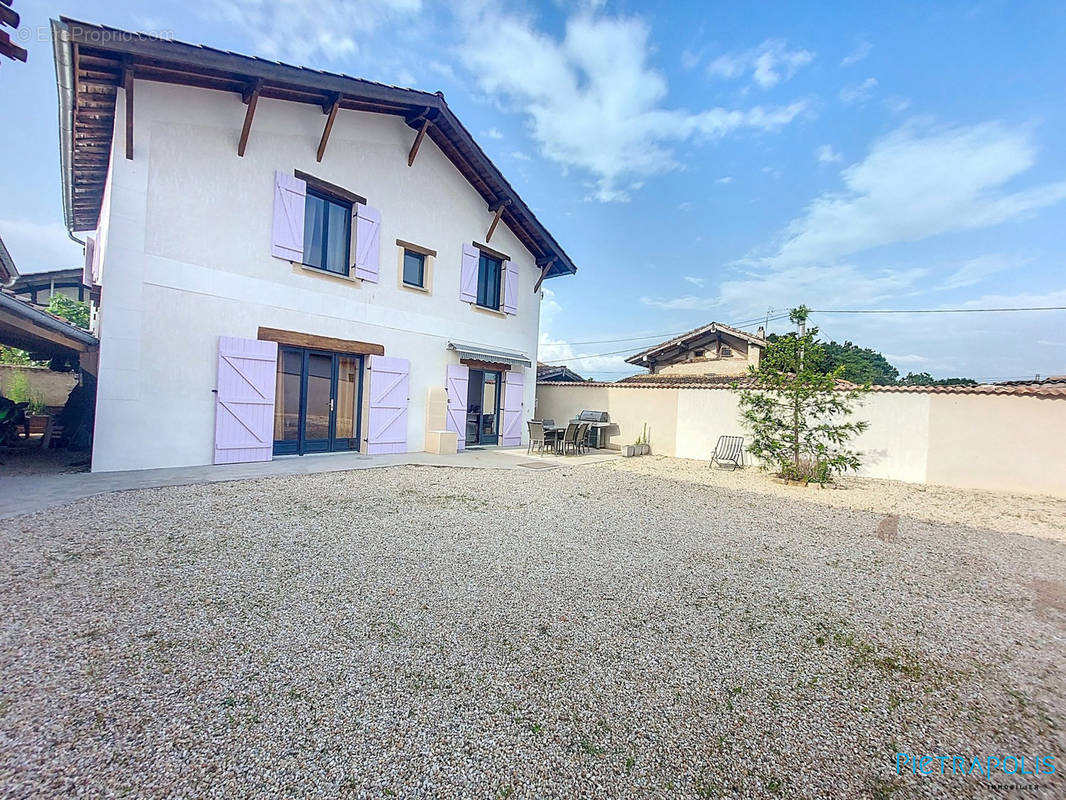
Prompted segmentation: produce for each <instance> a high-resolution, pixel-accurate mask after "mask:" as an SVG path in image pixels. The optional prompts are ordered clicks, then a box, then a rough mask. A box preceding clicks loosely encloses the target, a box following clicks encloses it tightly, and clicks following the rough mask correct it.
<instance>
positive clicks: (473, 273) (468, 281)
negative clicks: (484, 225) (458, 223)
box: [459, 244, 481, 403]
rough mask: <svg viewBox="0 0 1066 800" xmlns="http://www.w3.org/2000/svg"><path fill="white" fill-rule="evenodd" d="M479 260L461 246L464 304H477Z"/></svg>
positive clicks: (476, 253)
mask: <svg viewBox="0 0 1066 800" xmlns="http://www.w3.org/2000/svg"><path fill="white" fill-rule="evenodd" d="M480 259H481V251H480V250H478V249H477V248H476V247H474V246H473V245H472V244H464V245H463V263H462V267H461V268H460V270H459V299H460V300H462V301H463V302H464V303H476V302H477V270H478V262H479V261H480ZM463 402H464V403H465V402H466V401H465V400H464V401H463Z"/></svg>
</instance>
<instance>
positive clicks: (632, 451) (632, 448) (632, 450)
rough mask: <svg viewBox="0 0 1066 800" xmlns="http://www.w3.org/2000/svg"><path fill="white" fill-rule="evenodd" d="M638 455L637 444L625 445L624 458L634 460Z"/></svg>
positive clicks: (623, 446)
mask: <svg viewBox="0 0 1066 800" xmlns="http://www.w3.org/2000/svg"><path fill="white" fill-rule="evenodd" d="M636 454H637V446H636V445H635V444H624V445H622V457H623V458H632V457H633V456H635V455H636Z"/></svg>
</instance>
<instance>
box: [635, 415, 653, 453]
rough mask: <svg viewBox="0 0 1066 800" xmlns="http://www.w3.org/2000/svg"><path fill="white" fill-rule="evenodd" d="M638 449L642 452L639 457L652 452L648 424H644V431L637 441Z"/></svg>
mask: <svg viewBox="0 0 1066 800" xmlns="http://www.w3.org/2000/svg"><path fill="white" fill-rule="evenodd" d="M637 447H638V448H639V449H640V452H639V453H638V454H637V455H641V456H646V455H648V453H650V452H651V445H650V444H648V423H647V422H645V423H644V430H643V432H642V433H641V434H640V438H639V439H637Z"/></svg>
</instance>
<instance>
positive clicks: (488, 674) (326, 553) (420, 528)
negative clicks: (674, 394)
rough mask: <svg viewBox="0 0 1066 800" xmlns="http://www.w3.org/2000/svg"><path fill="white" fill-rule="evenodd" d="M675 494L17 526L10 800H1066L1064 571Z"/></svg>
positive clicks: (866, 525)
mask: <svg viewBox="0 0 1066 800" xmlns="http://www.w3.org/2000/svg"><path fill="white" fill-rule="evenodd" d="M630 462H638V463H634V464H631V463H630ZM640 462H646V463H643V464H641V463H640ZM692 469H694V468H692ZM703 469H704V470H706V466H704V467H703ZM653 470H655V471H654V474H653ZM689 473H690V468H689V467H687V466H685V464H684V463H683V462H679V461H678V460H676V459H654V458H643V459H627V460H625V461H624V462H611V463H609V464H602V465H597V466H584V467H564V468H562V469H558V470H551V471H541V472H536V471H530V472H528V473H526V472H514V471H502V470H501V471H492V470H464V469H458V468H432V467H411V466H407V467H393V468H387V469H374V470H364V471H358V472H346V473H330V474H319V475H309V476H299V477H285V478H271V479H264V480H257V481H243V482H235V483H226V484H210V485H199V486H186V487H175V488H165V489H150V490H140V491H133V492H123V493H116V494H111V495H106V496H101V497H96V498H92V499H89V500H86V501H82V502H80V503H77V504H75V505H71V506H67V507H63V508H58V509H52V510H50V511H47V512H41V513H39V514H35V515H30V516H24V517H19V518H15V519H12V520H7V521H4V522H0V542H2V544H3V552H4V558H3V559H0V678H2V680H0V795H2V796H4V797H54V796H57V795H76V796H87V797H95V796H135V797H218V798H229V797H238V796H261V797H268V796H269V797H277V796H299V797H336V796H348V797H386V796H396V797H484V798H504V797H522V798H526V797H529V798H534V797H568V798H569V797H589V798H597V797H641V798H643V797H653V798H675V797H776V796H782V797H874V798H887V797H945V796H951V797H987V796H990V795H993V794H994V795H995V796H1003V794H1002V791H1004V790H1006V791H1007V792H1008V794H1010V793H1014V792H1018V793H1020V792H1021V790H1020V789H1015V788H1013V787H1018V786H1021V785H1029V786H1033V787H1034V788H1033V789H1031V790H1028V791H1027V793H1026V794H1024V796H1040V797H1049V798H1051V797H1062V796H1064V795H1066V780H1064V778H1063V777H1062V773H1063V767H1062V756H1063V751H1064V744H1066V735H1064V732H1063V723H1064V718H1066V714H1064V712H1066V697H1064V695H1066V680H1064V675H1063V670H1064V664H1066V583H1064V576H1066V543H1064V542H1063V541H1059V540H1055V539H1054V538H1053V537H1045V538H1038V537H1034V536H1027V535H1016V534H1011V533H1002V532H993V531H990V530H985V529H981V528H977V527H965V526H963V525H950V524H943V523H931V522H927V521H923V520H920V519H915V517H914V516H912V515H909V514H908V511H907V509H906V508H905V507H901V508H897V509H894V510H893V513H896V514H898V515H899V519H898V522H897V523H896V525H895V530H894V535H893V536H886V535H880V536H879V535H878V530H879V526H880V525H881V523H882V521H883V519H884V513H869V512H865V511H854V510H850V509H846V508H837V507H832V506H827V505H825V504H820V503H817V502H809V501H808V500H806V499H798V498H794V497H777V496H770V495H767V494H757V493H754V492H749V491H741V490H739V489H737V488H727V487H723V486H719V485H704V484H701V483H700V482H699V481H697V480H695V479H694V478H693V477H692V474H689ZM744 474H745V475H753V474H754V473H751V472H750V471H749V472H748V473H744ZM808 492H809V493H817V492H818V490H808ZM809 496H810V494H808V495H805V496H804V498H807V497H809ZM938 513H939V512H938ZM944 513H947V512H944ZM1062 522H1063V520H1061V519H1060V520H1059V524H1060V527H1061V523H1062ZM882 533H883V530H882ZM897 752H906V753H918V754H930V755H940V754H946V755H954V754H959V755H967V756H970V757H973V756H978V755H1001V754H1014V755H1019V756H1021V755H1024V756H1026V758H1027V761H1029V760H1030V759H1035V758H1036V757H1038V756H1054V757H1056V762H1057V763H1058V765H1059V770H1058V773H1057V774H1056V775H1054V776H1048V775H1039V776H1033V777H1023V776H1004V775H998V776H994V777H993V779H992V780H991V781H989V780H988V779H987V778H983V777H977V776H976V775H974V776H970V777H952V776H950V775H949V776H946V777H941V776H940V775H935V776H922V777H918V776H913V775H911V774H910V772H909V771H908V772H905V773H904V774H902V775H897V774H896V761H895V754H896V753H897ZM996 789H1000V791H995V790H996Z"/></svg>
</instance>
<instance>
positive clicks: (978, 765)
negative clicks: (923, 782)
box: [896, 753, 1055, 780]
mask: <svg viewBox="0 0 1066 800" xmlns="http://www.w3.org/2000/svg"><path fill="white" fill-rule="evenodd" d="M1026 766H1028V767H1029V769H1026ZM1033 767H1035V769H1033ZM908 768H909V769H910V772H911V774H912V775H973V774H975V773H976V774H977V775H980V776H981V777H984V778H988V780H992V776H993V775H994V774H996V773H998V772H1002V773H1003V774H1004V775H1054V774H1055V757H1054V756H1042V757H1040V758H1032V757H1029V758H1028V759H1027V758H1026V756H973V757H972V758H967V757H966V756H930V755H919V754H918V753H896V774H897V775H902V774H903V773H904V772H905V771H906V770H907V769H908ZM949 768H950V769H949Z"/></svg>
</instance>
